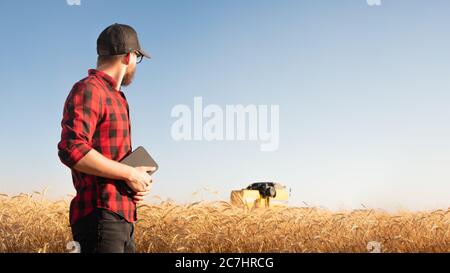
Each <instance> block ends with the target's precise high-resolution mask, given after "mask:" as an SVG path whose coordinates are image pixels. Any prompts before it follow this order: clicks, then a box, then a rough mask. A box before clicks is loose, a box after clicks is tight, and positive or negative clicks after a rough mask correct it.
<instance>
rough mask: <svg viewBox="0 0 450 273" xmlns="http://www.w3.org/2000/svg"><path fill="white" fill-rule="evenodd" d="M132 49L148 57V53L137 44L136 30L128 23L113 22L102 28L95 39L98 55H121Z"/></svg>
mask: <svg viewBox="0 0 450 273" xmlns="http://www.w3.org/2000/svg"><path fill="white" fill-rule="evenodd" d="M134 51H138V52H139V53H140V54H141V55H143V56H144V57H147V58H149V59H150V55H149V54H148V53H147V52H145V51H144V50H143V49H142V48H141V45H140V44H139V39H138V35H137V32H136V31H135V30H134V29H133V28H132V27H130V26H128V25H123V24H117V23H116V24H113V25H111V26H109V27H107V28H106V29H105V30H103V32H102V33H101V34H100V36H99V37H98V39H97V54H98V55H99V56H114V55H123V54H128V53H130V52H134Z"/></svg>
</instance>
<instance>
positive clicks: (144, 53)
mask: <svg viewBox="0 0 450 273" xmlns="http://www.w3.org/2000/svg"><path fill="white" fill-rule="evenodd" d="M138 51H139V53H141V54H142V56H144V57H145V58H148V59H151V58H152V57H151V56H150V54H148V53H147V52H145V51H144V50H142V49H139V50H138Z"/></svg>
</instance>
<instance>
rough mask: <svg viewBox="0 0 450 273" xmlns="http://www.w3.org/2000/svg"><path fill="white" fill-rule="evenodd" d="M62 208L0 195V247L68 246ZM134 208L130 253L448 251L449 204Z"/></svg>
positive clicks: (40, 198) (29, 197)
mask: <svg viewBox="0 0 450 273" xmlns="http://www.w3.org/2000/svg"><path fill="white" fill-rule="evenodd" d="M68 207H69V201H68V200H61V201H48V200H46V198H44V194H42V193H37V192H34V193H33V194H20V195H18V196H11V197H10V196H8V195H6V194H0V208H1V210H0V234H1V235H0V236H1V237H0V252H40V253H46V252H69V250H68V248H67V243H68V242H70V241H71V240H72V237H71V233H70V228H69V223H68ZM138 215H139V218H140V219H139V221H138V222H137V223H136V245H137V251H138V252H149V253H155V252H159V253H161V252H162V253H167V252H196V253H197V252H201V253H205V252H208V253H209V252H237V253H242V252H253V253H256V252H263V253H267V252H283V253H284V252H296V253H299V252H373V251H374V250H376V252H379V251H381V252H450V235H449V230H450V224H449V221H450V209H446V210H436V211H428V212H401V213H397V214H395V215H394V214H389V213H386V212H384V211H381V210H372V209H364V210H353V211H342V212H332V211H328V210H324V209H318V208H314V207H302V208H295V207H289V208H284V209H253V210H250V209H245V208H237V207H233V206H231V205H230V204H229V203H227V202H197V203H192V204H189V205H180V204H175V203H171V202H167V201H163V202H160V203H159V204H158V205H155V204H148V203H144V204H142V205H140V206H139V208H138ZM374 244H375V245H374ZM375 248H376V249H375Z"/></svg>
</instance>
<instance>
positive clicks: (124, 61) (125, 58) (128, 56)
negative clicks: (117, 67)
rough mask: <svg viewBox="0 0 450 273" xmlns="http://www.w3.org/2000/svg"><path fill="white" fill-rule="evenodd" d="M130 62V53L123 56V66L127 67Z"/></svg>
mask: <svg viewBox="0 0 450 273" xmlns="http://www.w3.org/2000/svg"><path fill="white" fill-rule="evenodd" d="M130 61H131V52H130V53H128V54H127V55H125V57H124V58H123V63H124V64H125V65H129V64H130Z"/></svg>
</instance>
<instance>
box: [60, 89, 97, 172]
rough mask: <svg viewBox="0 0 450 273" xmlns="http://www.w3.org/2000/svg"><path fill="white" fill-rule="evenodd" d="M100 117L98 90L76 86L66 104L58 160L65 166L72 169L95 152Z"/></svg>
mask: <svg viewBox="0 0 450 273" xmlns="http://www.w3.org/2000/svg"><path fill="white" fill-rule="evenodd" d="M101 113H102V100H101V96H100V95H99V92H98V90H96V88H95V87H94V86H92V85H90V84H87V83H84V82H79V83H77V84H75V85H74V87H73V88H72V90H71V91H70V93H69V95H68V97H67V99H66V102H65V104H64V113H63V119H62V122H61V126H62V132H61V141H60V142H59V143H58V156H59V158H60V160H61V162H62V163H63V164H64V165H66V166H68V167H69V168H71V169H72V168H73V166H74V165H75V164H76V163H77V162H78V161H79V160H80V159H82V158H83V157H84V156H85V155H86V154H87V153H88V152H89V151H90V150H91V149H92V137H93V134H94V132H95V129H96V126H97V123H98V121H99V119H100V118H101Z"/></svg>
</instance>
